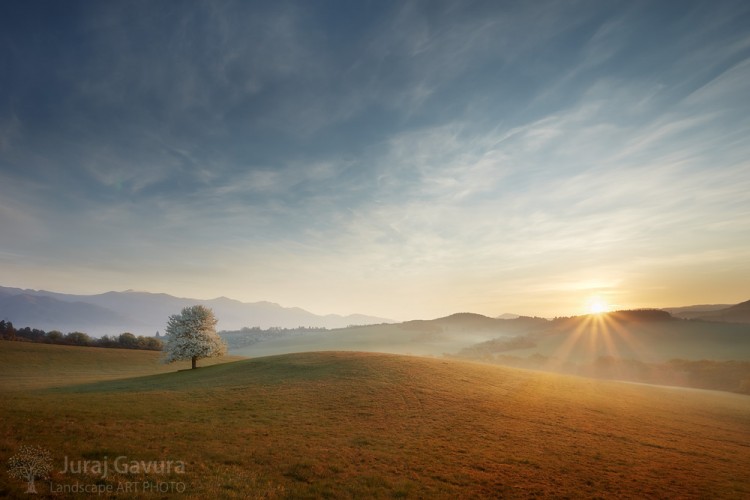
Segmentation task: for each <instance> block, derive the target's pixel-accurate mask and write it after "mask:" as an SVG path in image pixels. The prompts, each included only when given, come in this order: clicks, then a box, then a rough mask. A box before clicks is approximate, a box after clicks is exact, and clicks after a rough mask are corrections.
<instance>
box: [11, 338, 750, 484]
mask: <svg viewBox="0 0 750 500" xmlns="http://www.w3.org/2000/svg"><path fill="white" fill-rule="evenodd" d="M157 356H158V354H157V353H152V352H143V351H121V350H108V349H94V348H73V347H63V346H47V345H39V344H22V343H16V342H0V363H1V365H0V366H2V368H0V370H1V371H0V374H1V375H2V380H3V382H2V385H0V392H2V395H1V397H2V401H3V404H2V413H1V414H0V415H1V417H2V418H1V419H0V435H1V436H2V437H1V438H0V459H1V460H2V461H3V463H4V464H5V463H7V460H8V457H10V456H11V455H13V454H14V453H16V451H17V450H18V448H19V446H21V445H23V444H33V445H39V446H42V447H44V448H46V449H48V450H49V451H50V453H51V455H52V457H53V458H54V460H55V464H54V471H53V473H52V478H51V481H52V487H60V485H70V484H73V483H76V482H78V483H83V484H92V485H94V484H95V485H99V486H107V485H110V486H111V487H113V488H114V489H115V491H116V488H117V487H118V486H121V485H122V484H128V483H131V482H132V483H136V482H138V483H144V482H146V483H150V484H153V483H157V482H161V483H164V484H166V483H168V482H170V481H173V482H176V483H182V484H184V485H185V492H184V494H180V495H179V496H183V497H190V498H208V497H214V498H221V497H237V498H276V497H278V498H286V497H291V498H317V497H335V498H362V497H381V498H392V497H415V498H432V497H438V498H439V497H444V498H456V497H459V498H460V497H464V498H466V497H477V496H484V497H493V498H496V497H512V498H513V497H519V498H532V497H533V498H543V497H555V498H564V497H569V498H581V497H586V498H607V497H617V498H643V497H651V498H748V497H749V496H750V465H749V464H750V397H747V396H740V395H733V394H725V393H718V392H708V391H696V390H686V389H670V388H659V387H648V386H637V385H633V384H625V383H616V382H604V381H594V380H587V379H581V378H575V377H565V376H560V375H553V374H544V373H538V372H531V371H523V370H515V369H511V368H504V367H499V366H488V365H481V364H475V363H469V362H460V361H452V360H451V361H447V360H441V359H427V358H415V357H407V356H396V355H386V354H373V353H352V352H320V353H306V354H305V353H302V354H291V355H282V356H274V357H266V358H257V359H248V360H240V361H234V362H230V363H224V364H216V365H213V366H206V367H204V368H201V369H199V370H193V371H180V372H177V371H175V370H176V369H177V368H176V367H174V366H168V367H164V366H162V365H158V364H156V359H157ZM165 369H166V370H170V372H169V373H164V371H165ZM118 456H126V457H128V460H136V461H162V460H172V461H182V462H184V464H185V472H184V473H183V474H180V473H176V472H170V473H169V474H155V473H152V472H148V473H147V472H143V471H142V470H139V471H134V472H133V473H125V472H114V471H111V470H110V473H109V474H108V476H107V477H106V478H103V479H102V478H101V477H98V476H96V475H81V474H70V473H67V474H64V473H61V472H60V471H61V469H62V467H63V463H64V460H65V459H66V457H67V460H68V461H82V460H89V461H103V460H105V457H107V460H109V461H110V462H111V461H113V460H114V459H115V457H118ZM37 485H38V490H39V492H40V493H41V494H45V493H46V492H49V491H50V484H49V482H46V481H37ZM24 491H25V483H23V482H22V481H20V480H18V479H12V478H9V477H8V475H7V474H5V473H0V496H11V497H15V496H18V497H21V496H25V495H24ZM140 495H141V492H139V493H138V494H137V495H136V494H134V493H132V492H131V493H130V494H128V493H125V494H121V495H118V497H120V498H123V497H128V496H140ZM80 496H82V497H87V496H89V495H87V494H85V495H80ZM149 496H153V497H154V498H157V497H169V496H171V495H170V494H168V493H166V494H151V493H149Z"/></svg>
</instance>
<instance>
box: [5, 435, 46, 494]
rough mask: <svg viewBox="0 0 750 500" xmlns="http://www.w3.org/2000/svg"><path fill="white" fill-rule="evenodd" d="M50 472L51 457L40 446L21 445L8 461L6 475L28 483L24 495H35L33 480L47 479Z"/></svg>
mask: <svg viewBox="0 0 750 500" xmlns="http://www.w3.org/2000/svg"><path fill="white" fill-rule="evenodd" d="M50 471H52V456H51V455H50V453H49V451H47V450H45V449H44V448H42V447H41V446H26V445H23V446H21V447H20V448H19V449H18V453H16V454H15V455H13V456H12V457H10V458H9V459H8V475H9V476H10V477H17V478H19V479H24V480H25V481H27V482H28V487H27V488H26V493H36V485H35V484H34V480H35V479H47V478H48V477H49V473H50Z"/></svg>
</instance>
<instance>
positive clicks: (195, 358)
mask: <svg viewBox="0 0 750 500" xmlns="http://www.w3.org/2000/svg"><path fill="white" fill-rule="evenodd" d="M197 359H198V357H197V356H193V370H195V361H196V360H197Z"/></svg>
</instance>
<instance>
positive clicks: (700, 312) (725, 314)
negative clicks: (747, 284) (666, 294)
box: [664, 300, 750, 323]
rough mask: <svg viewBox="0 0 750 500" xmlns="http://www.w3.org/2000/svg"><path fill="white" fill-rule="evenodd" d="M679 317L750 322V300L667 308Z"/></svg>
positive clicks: (727, 321)
mask: <svg viewBox="0 0 750 500" xmlns="http://www.w3.org/2000/svg"><path fill="white" fill-rule="evenodd" d="M664 310H665V311H668V312H670V313H671V314H673V315H674V316H676V317H678V318H685V319H702V320H704V321H721V322H726V323H750V300H748V301H745V302H741V303H739V304H735V305H723V304H717V305H706V306H690V307H675V308H666V309H664Z"/></svg>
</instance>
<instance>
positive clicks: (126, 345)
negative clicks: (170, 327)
mask: <svg viewBox="0 0 750 500" xmlns="http://www.w3.org/2000/svg"><path fill="white" fill-rule="evenodd" d="M0 339H4V340H17V341H22V342H39V343H44V344H60V345H75V346H87V347H113V348H119V349H145V350H149V351H161V350H162V348H163V347H164V344H163V343H162V341H161V340H160V339H158V338H156V337H143V336H141V335H139V336H135V335H133V334H132V333H129V332H125V333H121V334H120V335H112V336H109V335H105V336H103V337H101V338H98V339H97V338H93V337H91V336H90V335H88V334H86V333H83V332H70V333H67V334H64V333H62V332H60V331H58V330H50V331H48V332H45V331H44V330H39V329H36V328H29V327H23V328H18V329H16V328H15V327H14V326H13V323H11V322H10V321H4V320H3V321H0Z"/></svg>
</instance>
